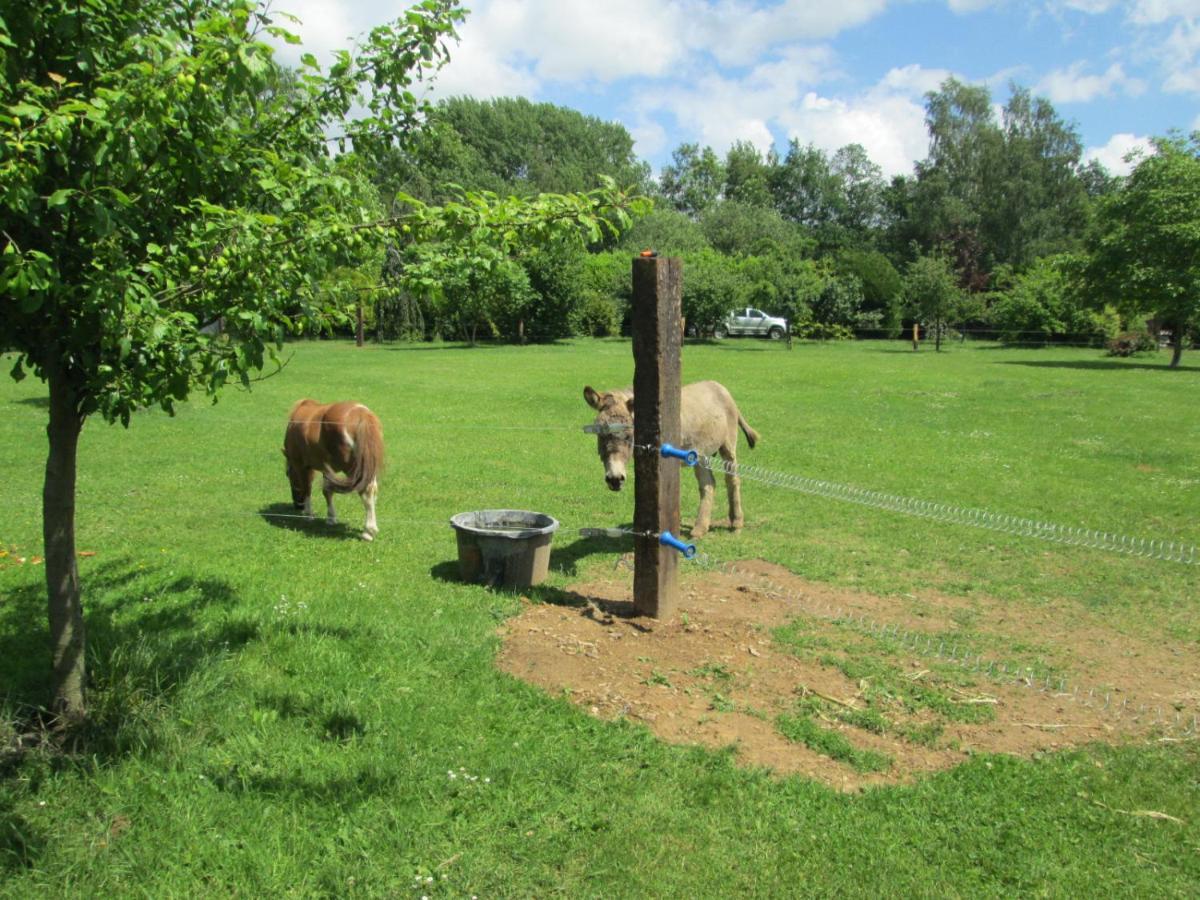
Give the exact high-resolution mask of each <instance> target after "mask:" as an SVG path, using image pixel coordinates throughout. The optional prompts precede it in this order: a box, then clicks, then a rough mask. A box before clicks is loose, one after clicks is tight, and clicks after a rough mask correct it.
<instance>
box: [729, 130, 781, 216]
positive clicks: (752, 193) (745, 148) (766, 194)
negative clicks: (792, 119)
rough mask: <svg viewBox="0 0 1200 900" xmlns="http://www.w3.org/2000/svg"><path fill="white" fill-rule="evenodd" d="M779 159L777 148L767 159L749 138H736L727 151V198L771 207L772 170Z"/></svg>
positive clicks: (752, 204) (751, 204) (750, 204)
mask: <svg viewBox="0 0 1200 900" xmlns="http://www.w3.org/2000/svg"><path fill="white" fill-rule="evenodd" d="M776 162H777V160H776V159H775V153H774V151H773V150H772V151H771V152H770V153H769V154H768V155H767V158H766V159H765V160H764V159H763V155H762V154H761V153H760V152H759V151H758V148H757V147H755V146H754V145H753V144H751V143H750V142H749V141H736V142H735V143H734V145H733V146H732V147H730V148H729V152H728V153H726V154H725V190H724V192H723V193H724V197H725V199H726V200H734V201H737V202H738V203H745V204H747V205H749V206H767V207H769V206H771V205H772V203H771V171H772V169H774V167H775V164H776Z"/></svg>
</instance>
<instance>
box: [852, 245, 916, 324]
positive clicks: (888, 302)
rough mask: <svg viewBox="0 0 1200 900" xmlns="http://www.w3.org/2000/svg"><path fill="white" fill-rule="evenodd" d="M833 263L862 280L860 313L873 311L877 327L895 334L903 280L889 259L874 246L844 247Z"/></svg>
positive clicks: (899, 313)
mask: <svg viewBox="0 0 1200 900" xmlns="http://www.w3.org/2000/svg"><path fill="white" fill-rule="evenodd" d="M836 267H837V271H838V273H839V274H840V275H842V276H843V277H844V276H852V277H854V278H856V279H857V280H858V282H859V283H860V284H861V286H862V311H863V313H869V314H872V315H873V317H874V318H875V319H877V320H878V322H879V325H878V327H879V328H881V329H883V330H885V331H887V332H889V333H891V334H898V333H899V329H900V317H901V314H902V309H901V293H902V289H903V283H902V281H901V278H900V273H899V272H897V271H896V267H895V266H893V265H892V263H891V261H890V260H889V259H888V258H887V257H886V256H884V255H883V254H882V253H880V252H879V251H877V250H843V251H842V252H841V253H840V254H838V257H837V260H836Z"/></svg>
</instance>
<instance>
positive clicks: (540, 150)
mask: <svg viewBox="0 0 1200 900" xmlns="http://www.w3.org/2000/svg"><path fill="white" fill-rule="evenodd" d="M429 126H430V127H428V128H427V129H425V130H424V132H423V133H422V135H421V136H420V139H419V140H417V141H416V142H415V143H414V145H413V148H412V150H411V152H410V153H408V154H402V155H400V157H401V158H400V159H399V160H397V161H396V162H395V165H396V167H397V170H396V171H395V172H394V173H393V174H392V175H391V176H390V177H389V178H388V179H387V183H388V184H389V186H391V187H393V188H398V189H402V190H405V191H406V192H407V193H409V194H412V195H414V196H418V197H421V198H422V199H426V200H432V201H434V202H438V201H441V200H445V199H451V198H453V196H454V194H453V191H452V190H448V189H447V188H446V185H448V184H457V185H461V186H463V187H465V188H468V189H471V190H490V191H494V192H496V193H516V194H519V195H523V196H528V195H533V194H538V193H569V192H573V191H586V190H590V189H592V188H594V187H595V186H596V184H597V183H598V180H599V178H600V176H608V177H610V178H612V179H613V180H614V181H615V182H616V183H617V184H620V185H622V186H625V187H636V188H639V189H644V188H645V187H646V186H647V185H648V183H649V177H650V176H649V167H648V166H647V165H646V164H645V163H643V162H640V161H638V159H637V157H636V156H635V155H634V152H633V138H632V137H631V136H630V134H629V132H628V131H627V130H626V129H625V127H624V126H623V125H621V124H619V123H616V122H605V121H602V120H600V119H598V118H595V117H594V116H587V115H584V114H583V113H581V112H578V111H576V110H573V109H568V108H566V107H562V106H556V105H554V104H552V103H533V102H531V101H529V100H527V99H525V98H524V97H500V98H496V99H492V100H476V99H473V98H470V97H453V98H450V99H448V100H444V101H442V102H441V103H439V104H438V105H437V106H436V107H435V108H434V109H433V110H432V111H431V113H430V117H429Z"/></svg>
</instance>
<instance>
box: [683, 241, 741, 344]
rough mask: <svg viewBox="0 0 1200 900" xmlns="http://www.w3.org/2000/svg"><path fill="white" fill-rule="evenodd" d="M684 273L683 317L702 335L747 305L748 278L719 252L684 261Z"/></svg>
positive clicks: (696, 256) (696, 255)
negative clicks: (734, 311) (739, 307)
mask: <svg viewBox="0 0 1200 900" xmlns="http://www.w3.org/2000/svg"><path fill="white" fill-rule="evenodd" d="M683 272H684V278H683V316H684V318H685V319H686V320H687V324H688V327H689V328H695V329H696V332H697V333H698V334H706V333H709V332H711V331H712V330H713V328H715V327H716V326H717V325H718V324H719V323H720V322H722V321H723V320H724V319H725V316H726V314H727V313H728V312H729V311H730V310H731V309H735V308H737V307H738V306H741V305H743V303H744V302H745V297H746V294H747V289H748V287H749V285H748V284H747V282H746V280H745V278H744V277H743V276H742V274H741V272H740V271H739V270H738V267H737V265H736V263H735V262H734V261H733V260H731V259H729V257H727V256H722V255H721V254H720V253H717V252H716V251H715V250H702V251H700V252H699V253H692V254H689V255H688V256H686V257H684V260H683Z"/></svg>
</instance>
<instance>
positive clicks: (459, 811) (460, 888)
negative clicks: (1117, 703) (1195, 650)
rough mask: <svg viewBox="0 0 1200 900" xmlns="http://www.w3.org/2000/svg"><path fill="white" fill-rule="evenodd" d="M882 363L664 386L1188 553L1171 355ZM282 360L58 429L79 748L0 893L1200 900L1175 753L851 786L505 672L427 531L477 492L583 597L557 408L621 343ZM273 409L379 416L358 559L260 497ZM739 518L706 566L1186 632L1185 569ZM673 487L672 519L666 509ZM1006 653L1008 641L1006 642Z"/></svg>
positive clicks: (13, 697)
mask: <svg viewBox="0 0 1200 900" xmlns="http://www.w3.org/2000/svg"><path fill="white" fill-rule="evenodd" d="M902 348H903V344H902V343H899V342H898V343H896V344H894V345H891V344H880V343H864V344H854V345H851V344H844V345H798V346H797V347H796V349H795V350H793V351H791V352H788V351H787V350H785V349H784V348H782V347H780V346H777V345H772V344H768V343H766V342H750V341H729V342H725V343H724V344H722V345H719V346H705V345H696V346H693V345H689V346H688V347H687V348H686V349H685V355H684V374H685V378H687V379H699V378H715V379H718V380H720V381H723V382H724V383H725V384H726V385H727V386H729V388H730V389H731V390H732V392H733V394H734V396H735V397H736V398H737V399H738V401H739V403H740V404H741V407H742V409H743V412H744V413H745V415H746V416H747V418H748V419H749V421H750V423H751V424H752V425H753V426H754V427H755V428H756V429H757V430H758V431H759V432H760V434H761V435H762V443H761V445H760V447H759V448H758V449H756V450H754V451H752V452H750V451H746V450H745V449H744V445H743V449H742V451H741V452H742V454H743V457H742V458H743V459H744V460H745V461H748V462H753V463H756V464H759V465H762V466H765V467H768V468H771V469H777V470H780V471H786V472H794V473H798V474H804V475H808V476H812V477H818V478H823V479H826V480H829V481H835V482H842V483H848V484H855V485H859V486H862V487H865V488H872V489H875V490H880V491H886V492H890V493H895V494H902V495H905V496H911V497H917V498H922V499H928V500H936V501H941V502H945V503H952V504H955V505H961V506H973V507H981V508H985V509H989V510H994V511H997V512H1003V513H1010V514H1014V515H1022V516H1026V517H1030V518H1035V519H1043V520H1047V521H1051V522H1056V523H1060V524H1064V525H1077V526H1085V527H1089V528H1095V529H1099V530H1106V531H1112V532H1119V533H1122V534H1131V535H1134V536H1138V537H1172V538H1174V539H1176V540H1182V541H1184V542H1185V543H1189V544H1200V521H1198V519H1197V516H1196V510H1197V508H1198V503H1197V501H1198V500H1200V454H1198V453H1197V452H1196V449H1197V447H1200V404H1197V403H1196V396H1197V391H1198V389H1200V373H1198V372H1197V369H1196V364H1195V362H1194V361H1193V360H1192V359H1191V358H1190V357H1189V358H1187V359H1186V360H1185V362H1186V363H1187V365H1188V368H1187V369H1185V370H1184V371H1167V370H1166V368H1165V361H1164V358H1163V357H1158V358H1152V359H1149V360H1144V359H1143V360H1135V361H1113V360H1108V359H1105V358H1103V357H1101V356H1099V355H1098V354H1097V353H1096V352H1094V351H1086V350H1070V349H1058V350H1047V351H1016V350H999V349H992V348H978V349H960V348H958V347H952V348H951V349H950V350H949V351H948V352H945V353H942V354H940V355H939V354H934V353H931V352H924V351H923V352H921V353H919V354H913V353H911V352H904V351H903V349H902ZM294 349H295V350H296V357H295V359H294V361H293V362H292V363H291V365H289V366H288V367H287V368H286V369H285V370H284V371H283V373H282V374H280V375H278V376H277V377H275V378H272V379H270V380H268V381H265V382H263V383H261V384H259V385H257V386H256V387H255V389H254V391H253V392H251V393H245V392H241V391H238V390H230V391H228V392H227V393H225V394H224V395H223V397H222V399H221V401H220V403H219V404H217V405H215V406H212V405H209V404H208V403H205V402H196V403H192V404H188V405H185V406H184V407H183V408H182V409H181V410H180V411H179V414H178V415H177V416H176V417H174V418H170V417H167V416H166V415H164V414H162V413H159V412H147V413H144V414H140V415H138V416H136V417H135V420H134V422H133V425H132V427H131V428H130V429H129V430H127V431H126V430H124V429H121V428H120V427H109V426H106V425H104V424H103V423H101V422H99V421H92V422H89V424H88V426H87V428H86V429H85V431H84V434H83V438H82V443H81V450H80V454H81V455H80V479H79V498H78V499H79V504H78V544H79V549H80V550H84V551H90V552H94V554H95V555H94V556H88V557H85V558H83V559H81V561H80V562H81V572H82V577H83V582H84V586H85V608H86V610H87V616H88V620H87V621H88V637H89V641H90V666H91V677H92V680H93V686H92V698H93V705H94V725H93V728H92V732H91V734H90V735H88V738H87V741H86V743H85V744H84V745H83V746H81V747H80V748H78V751H77V752H76V753H74V754H70V755H62V754H53V753H48V752H36V751H35V752H31V753H28V754H25V755H24V756H21V757H12V756H9V755H2V756H0V895H4V896H12V897H29V896H38V895H51V896H76V895H86V896H93V895H97V894H110V895H116V896H127V895H138V896H175V895H222V894H238V895H241V896H246V895H268V896H271V895H282V894H291V895H339V896H340V895H357V896H411V897H419V896H421V895H422V894H426V895H429V896H431V897H440V896H445V897H450V896H455V897H462V896H470V895H471V894H478V895H479V896H481V897H491V896H534V895H536V896H546V895H551V894H563V895H571V896H601V895H603V896H608V897H611V896H627V897H644V896H711V897H726V896H749V895H758V896H790V895H794V894H798V893H800V894H815V895H823V896H828V895H858V896H862V895H870V896H877V895H880V894H887V895H914V894H915V895H938V896H943V895H970V896H976V895H991V896H1012V895H1014V894H1050V895H1057V896H1079V895H1082V894H1092V893H1099V892H1112V893H1116V894H1119V895H1123V896H1129V895H1146V894H1151V893H1153V894H1155V895H1176V896H1190V895H1193V894H1194V892H1195V888H1196V885H1197V883H1200V780H1198V779H1197V775H1196V773H1197V771H1200V753H1198V752H1197V749H1196V746H1195V745H1194V744H1190V743H1183V744H1160V745H1149V746H1127V747H1122V748H1107V747H1102V746H1096V747H1093V748H1089V749H1086V750H1080V751H1074V752H1070V753H1060V754H1049V755H1045V756H1043V757H1041V758H1040V759H1037V760H1032V761H1030V760H1018V759H1011V758H1007V757H1000V756H976V757H973V758H971V759H970V760H969V761H968V762H967V763H966V764H965V765H963V766H961V767H959V768H957V769H955V770H953V771H949V772H944V773H941V774H939V775H936V776H933V777H930V778H925V779H922V780H920V781H918V782H917V783H915V784H913V785H910V786H904V787H892V788H878V789H872V790H870V791H867V792H866V793H864V794H861V795H855V796H845V795H841V794H839V793H837V792H835V791H832V790H830V789H828V788H826V787H824V786H823V785H821V784H818V783H813V782H811V781H808V780H806V779H804V778H800V777H792V778H785V779H776V778H773V777H771V776H770V775H769V774H768V773H765V772H761V771H748V770H743V769H739V768H737V767H736V766H734V764H733V761H732V757H731V754H730V753H727V752H724V753H722V752H709V751H705V750H701V749H697V748H685V747H675V746H670V745H666V744H664V743H662V742H660V741H658V740H656V739H654V738H653V737H652V736H651V735H650V734H649V733H648V732H647V731H646V730H645V729H643V728H641V727H638V726H636V725H632V724H629V723H608V722H602V721H599V720H597V719H593V718H591V717H589V716H588V715H586V714H585V713H584V712H583V711H581V710H579V709H578V708H576V707H574V706H573V705H571V704H570V703H569V702H567V700H565V699H564V698H562V697H552V696H548V695H546V694H544V693H543V692H541V691H538V690H536V689H534V688H532V687H530V686H527V685H525V684H523V683H521V682H519V681H517V680H515V679H513V678H510V677H508V676H506V675H503V674H500V673H499V672H498V671H497V670H496V669H495V667H494V665H493V659H494V656H495V653H496V650H497V637H496V628H497V625H498V624H499V623H500V622H502V621H503V620H505V619H506V618H507V617H509V616H512V615H514V614H515V613H517V612H518V611H519V608H520V600H519V598H517V597H515V596H511V595H506V594H498V593H489V592H487V591H485V590H483V589H482V588H479V587H476V586H472V585H465V584H460V583H459V582H458V581H457V580H456V568H457V567H456V563H455V547H454V537H453V533H452V531H451V529H450V528H449V527H448V525H447V519H448V518H449V516H450V515H452V514H454V513H456V512H462V511H465V510H472V509H482V508H489V507H518V508H525V509H533V510H538V511H544V512H548V513H550V514H552V515H554V516H556V517H557V518H559V519H560V520H561V522H562V523H563V529H562V530H561V531H560V532H559V534H558V535H557V537H556V539H555V543H554V554H553V557H552V561H551V565H552V574H551V578H550V580H549V581H548V583H547V585H546V586H545V587H544V588H542V589H539V591H537V592H536V597H537V598H540V599H543V600H547V601H551V602H553V601H554V600H555V599H556V598H557V597H558V595H559V592H561V590H562V589H563V588H565V587H566V586H567V585H569V584H571V583H572V582H575V581H578V580H583V579H586V578H603V577H606V576H607V575H608V574H609V573H611V571H612V568H613V564H614V563H615V561H616V560H617V558H618V556H619V554H620V553H621V552H623V551H627V550H628V549H630V548H629V547H628V546H624V545H622V544H620V543H619V542H605V541H598V540H595V539H580V538H579V537H578V536H577V535H575V534H574V533H573V531H572V530H573V529H575V528H578V527H581V526H610V525H619V524H623V523H627V522H629V521H630V519H631V515H632V502H633V500H632V493H631V492H622V493H620V494H614V493H611V492H610V491H608V490H607V489H605V487H604V485H603V481H602V469H601V466H600V463H599V461H598V460H597V458H596V455H595V442H594V440H593V439H592V438H590V437H588V436H585V435H584V434H582V432H581V431H580V426H582V425H583V424H585V423H587V422H588V421H590V419H591V413H590V410H588V409H587V408H586V407H585V405H584V401H583V399H582V396H581V391H582V387H583V385H584V384H591V385H593V386H595V387H597V388H603V387H617V386H624V385H628V384H629V383H630V382H631V380H632V357H631V352H630V347H629V343H628V342H627V341H599V342H579V343H572V344H563V345H558V346H550V347H530V348H509V347H495V348H481V349H477V350H467V349H462V348H457V347H452V346H436V347H435V346H428V345H425V346H415V347H408V346H384V347H368V348H366V349H364V350H361V351H360V350H356V349H355V348H353V347H352V346H349V345H347V344H345V343H340V342H323V343H305V344H299V345H296V347H295V348H294ZM303 396H313V397H316V398H319V399H328V400H332V399H336V398H356V399H359V400H361V401H363V402H365V403H367V404H369V405H370V406H371V407H372V408H373V409H374V410H375V411H376V412H377V413H378V414H379V415H380V418H381V419H382V421H383V423H384V430H385V436H386V439H387V442H388V447H389V458H390V468H389V471H388V473H387V476H386V480H385V482H384V484H383V486H382V489H381V493H380V501H379V521H380V528H381V532H380V536H379V539H378V540H377V541H376V542H375V543H373V544H367V543H364V542H361V541H359V540H357V539H356V537H355V536H356V535H357V533H358V528H359V526H361V523H362V509H361V505H360V504H359V503H358V502H357V499H356V498H348V499H347V498H339V508H340V512H341V514H342V517H343V520H344V522H345V524H344V525H342V526H339V527H337V528H326V527H325V526H323V525H321V524H315V525H311V526H310V525H306V524H302V523H297V522H295V520H291V519H277V518H267V517H264V515H263V513H264V512H267V513H271V512H289V511H290V510H288V509H287V505H286V501H287V500H288V493H287V484H286V479H285V477H284V472H283V464H282V463H283V461H282V458H281V456H280V454H279V447H280V445H281V442H282V435H283V423H284V418H285V416H286V413H287V409H288V407H289V406H290V404H291V403H292V402H293V401H295V400H296V399H298V398H300V397H303ZM0 411H2V412H3V415H0V447H3V453H4V461H5V467H4V472H5V478H4V480H3V482H2V483H0V508H2V509H3V510H4V516H3V518H2V520H0V547H3V548H4V549H6V550H8V551H9V555H8V556H6V557H4V558H0V597H2V600H0V686H2V690H3V695H2V697H0V702H2V704H3V705H2V706H0V736H4V735H6V734H7V735H8V740H7V741H6V744H11V743H12V733H13V732H12V726H13V725H14V723H15V724H16V725H18V726H19V725H21V724H22V723H24V722H26V721H27V711H28V709H29V708H30V706H36V705H38V704H41V703H43V702H44V701H45V693H44V679H45V668H46V661H45V658H44V657H45V651H44V647H45V637H44V634H45V613H44V603H45V601H44V595H43V590H44V589H43V583H42V572H41V568H40V566H35V565H33V564H32V563H31V562H29V561H28V560H29V559H30V557H31V556H32V555H33V554H37V553H39V552H40V535H41V524H40V492H41V478H42V471H43V465H44V453H45V438H44V435H45V431H44V429H45V418H46V410H45V406H44V401H43V399H42V389H41V387H40V386H39V385H38V384H36V383H33V382H32V381H31V380H28V381H26V382H24V383H22V384H19V385H17V384H12V383H9V382H7V381H5V382H2V383H0ZM744 495H745V505H746V516H747V524H746V528H745V530H744V531H743V532H742V533H741V534H739V535H736V536H735V535H731V534H729V533H728V532H725V531H723V530H721V529H720V528H718V529H717V530H715V531H714V532H712V533H711V534H710V535H708V536H706V537H705V538H704V539H703V540H702V541H701V542H700V543H701V545H702V549H704V550H705V551H706V552H708V553H709V554H711V556H713V557H715V558H717V559H722V560H736V559H744V558H751V557H758V558H763V559H767V560H771V561H774V562H777V563H780V564H782V565H785V566H787V567H788V568H790V569H791V570H793V571H795V572H797V573H799V574H801V575H804V576H805V577H808V578H811V579H814V580H818V581H824V582H827V583H831V584H835V585H840V586H844V587H853V588H860V589H864V590H870V591H874V592H877V593H881V594H884V595H886V596H889V597H895V598H896V599H897V602H910V601H908V600H906V598H905V595H912V596H915V597H919V596H920V595H921V594H922V593H923V592H926V591H930V590H936V591H939V592H943V593H947V594H952V595H956V596H960V597H965V598H967V599H968V600H970V599H971V598H982V597H989V598H999V599H1000V600H1002V601H1004V602H1006V603H1011V604H1012V605H1013V609H1014V614H1015V615H1019V612H1020V610H1021V608H1023V607H1029V606H1034V605H1042V604H1045V603H1047V602H1050V601H1055V602H1060V603H1066V604H1068V605H1070V604H1074V605H1076V606H1077V607H1078V608H1080V609H1088V610H1089V611H1090V612H1091V613H1092V614H1093V615H1095V616H1098V617H1100V619H1101V620H1102V621H1104V622H1106V623H1107V624H1109V625H1111V626H1112V627H1114V628H1117V629H1119V630H1121V631H1124V632H1127V633H1129V634H1137V635H1145V634H1167V635H1169V636H1170V638H1171V639H1172V640H1174V641H1177V642H1187V643H1190V644H1195V643H1196V642H1197V640H1198V639H1200V616H1197V615H1196V606H1197V604H1196V599H1195V598H1196V597H1198V596H1200V577H1198V575H1200V569H1198V568H1196V567H1191V568H1189V567H1185V566H1180V565H1172V564H1167V563H1158V562H1153V561H1149V560H1137V559H1130V558H1123V557H1120V556H1115V555H1110V554H1104V553H1100V552H1097V551H1089V550H1081V549H1073V548H1067V547H1061V546H1058V545H1053V544H1043V543H1038V542H1036V541H1032V540H1029V539H1023V538H1019V537H1014V536H1007V535H1002V534H995V533H990V532H986V531H980V530H975V529H970V528H963V527H954V526H947V525H942V524H938V523H936V522H927V521H924V520H920V519H915V518H906V517H903V516H900V515H897V514H893V513H884V512H880V511H876V510H871V509H865V508H861V507H856V506H852V505H846V504H839V503H835V502H832V501H828V500H822V499H818V498H812V497H808V496H805V495H802V494H797V493H792V492H789V491H785V490H780V489H775V488H770V487H766V486H764V485H760V484H755V483H753V482H750V481H747V482H746V483H745V485H744ZM683 497H684V520H685V522H688V521H690V520H691V517H692V516H693V515H694V510H695V501H696V495H695V491H694V488H692V486H691V485H690V484H685V489H684V494H683ZM320 502H321V501H320V500H319V499H318V502H317V508H318V510H320ZM723 502H724V497H723V489H720V490H719V493H718V503H723ZM17 556H24V557H25V558H26V560H27V562H26V563H24V564H17V563H16V562H14V559H15V557H17ZM962 624H963V626H964V628H966V629H969V628H970V622H969V620H964V621H963V622H962ZM1030 640H1031V641H1032V642H1033V645H1032V646H1031V648H1030V649H1029V650H1028V651H1019V650H1015V649H1013V648H1007V649H1008V650H1009V652H1012V653H1014V654H1017V658H1019V654H1020V653H1021V652H1029V653H1031V654H1035V653H1036V642H1037V636H1032V635H1031V636H1030ZM867 646H869V645H867ZM837 649H838V648H836V647H834V648H829V647H812V648H809V649H808V651H807V652H810V653H833V654H835V655H836V652H837ZM872 652H874V653H876V655H877V656H878V658H880V659H883V660H885V659H886V655H885V654H883V652H882V651H880V650H879V648H876V650H875V651H872ZM868 658H869V657H868ZM712 675H713V678H712V684H713V688H714V691H716V692H718V693H719V692H720V690H721V682H722V679H721V677H720V675H719V674H718V673H717V672H716V671H715V670H714V671H713V672H712ZM932 740H936V735H935V736H934V737H933V738H932ZM451 773H453V777H452V774H451ZM468 776H470V777H468ZM1122 810H1124V811H1126V812H1125V813H1122V812H1121V811H1122ZM1138 810H1157V811H1161V812H1164V813H1167V814H1169V815H1172V816H1174V817H1176V818H1178V819H1180V820H1182V821H1183V822H1184V823H1185V824H1182V825H1180V824H1176V823H1174V822H1171V821H1168V820H1162V819H1153V818H1147V817H1138V816H1132V815H1129V814H1128V812H1129V811H1138ZM442 876H445V877H444V878H443V877H442ZM418 877H419V878H420V879H421V880H420V882H419V883H418V882H417V881H416V879H417V878H418ZM426 878H432V879H433V881H432V882H429V883H427V882H426V881H425V879H426Z"/></svg>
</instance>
